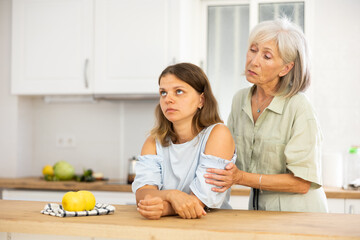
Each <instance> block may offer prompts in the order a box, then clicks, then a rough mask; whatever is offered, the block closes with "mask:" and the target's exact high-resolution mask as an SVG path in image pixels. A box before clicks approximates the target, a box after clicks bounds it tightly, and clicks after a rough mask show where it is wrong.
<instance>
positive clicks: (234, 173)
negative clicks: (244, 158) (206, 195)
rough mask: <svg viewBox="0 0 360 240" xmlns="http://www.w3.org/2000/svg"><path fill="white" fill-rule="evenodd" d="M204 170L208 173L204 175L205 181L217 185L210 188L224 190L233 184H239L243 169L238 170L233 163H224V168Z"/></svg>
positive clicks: (217, 190) (218, 190)
mask: <svg viewBox="0 0 360 240" xmlns="http://www.w3.org/2000/svg"><path fill="white" fill-rule="evenodd" d="M206 171H207V172H208V173H210V174H205V175H204V177H205V179H206V180H205V182H206V183H208V184H212V185H215V186H217V187H213V188H211V190H212V191H214V192H225V191H226V190H227V189H229V188H230V187H231V186H232V185H233V184H235V183H237V184H239V183H240V182H241V180H242V177H243V171H240V170H239V169H238V168H237V167H236V165H235V164H233V163H229V164H228V165H226V167H225V170H223V169H216V168H208V169H207V170H206ZM219 187H220V188H219Z"/></svg>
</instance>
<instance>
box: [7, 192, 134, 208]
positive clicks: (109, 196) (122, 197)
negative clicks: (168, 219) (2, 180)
mask: <svg viewBox="0 0 360 240" xmlns="http://www.w3.org/2000/svg"><path fill="white" fill-rule="evenodd" d="M66 192H67V191H46V190H20V189H4V190H3V191H2V199H4V200H25V201H44V202H49V203H55V202H61V200H62V197H63V195H64V194H65V193H66ZM91 192H92V193H93V194H94V196H95V198H96V202H98V203H107V204H119V205H135V204H136V200H135V194H134V193H131V192H109V191H91Z"/></svg>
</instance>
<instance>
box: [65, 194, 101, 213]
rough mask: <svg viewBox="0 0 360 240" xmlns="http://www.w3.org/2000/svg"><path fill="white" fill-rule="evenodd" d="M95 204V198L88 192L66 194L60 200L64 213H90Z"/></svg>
mask: <svg viewBox="0 0 360 240" xmlns="http://www.w3.org/2000/svg"><path fill="white" fill-rule="evenodd" d="M95 202H96V200H95V196H94V195H93V194H92V193H91V192H89V191H78V192H72V191H71V192H67V193H65V194H64V196H63V198H62V206H63V208H64V210H66V211H85V210H88V211H90V210H92V209H94V207H95Z"/></svg>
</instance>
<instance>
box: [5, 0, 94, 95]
mask: <svg viewBox="0 0 360 240" xmlns="http://www.w3.org/2000/svg"><path fill="white" fill-rule="evenodd" d="M12 3H13V5H12V70H11V74H12V89H11V90H12V93H14V94H87V93H90V92H91V90H90V89H91V86H90V79H89V78H90V77H91V69H90V68H91V58H92V48H93V46H92V42H93V2H92V0H13V2H12Z"/></svg>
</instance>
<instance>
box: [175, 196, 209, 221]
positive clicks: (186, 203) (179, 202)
mask: <svg viewBox="0 0 360 240" xmlns="http://www.w3.org/2000/svg"><path fill="white" fill-rule="evenodd" d="M168 201H169V202H170V204H171V206H172V208H173V209H174V211H175V212H176V213H177V214H179V216H180V217H182V218H186V219H191V218H201V217H202V216H204V215H206V212H205V210H204V208H203V207H202V206H201V204H200V201H199V199H197V197H196V196H194V195H189V194H187V193H184V192H182V191H179V190H173V191H171V194H169V195H168Z"/></svg>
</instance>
